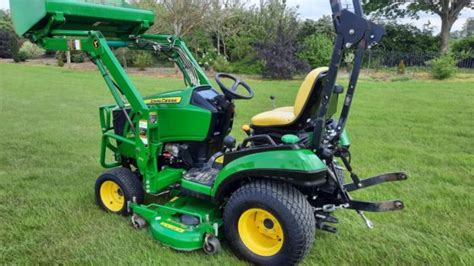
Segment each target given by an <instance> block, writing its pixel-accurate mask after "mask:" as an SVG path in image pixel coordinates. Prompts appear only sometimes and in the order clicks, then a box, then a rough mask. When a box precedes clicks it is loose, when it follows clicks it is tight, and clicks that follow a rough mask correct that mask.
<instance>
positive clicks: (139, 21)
mask: <svg viewBox="0 0 474 266" xmlns="http://www.w3.org/2000/svg"><path fill="white" fill-rule="evenodd" d="M10 8H11V11H12V17H13V23H14V25H15V30H16V32H17V33H18V35H20V36H22V35H25V34H26V35H27V36H29V37H33V36H35V37H34V38H36V39H38V38H39V37H41V36H44V34H42V33H41V30H44V27H45V26H46V22H45V21H53V22H52V23H51V25H50V26H51V27H50V29H51V30H53V29H56V28H60V29H63V30H80V29H84V30H96V31H100V32H102V34H104V36H106V37H114V38H115V37H117V38H121V37H127V36H128V35H127V34H130V33H133V32H135V33H136V34H141V33H143V32H145V31H146V30H147V29H148V28H149V27H150V26H152V25H153V24H154V20H155V15H154V14H153V12H151V11H146V10H141V9H132V8H123V7H117V6H110V5H99V4H94V3H86V2H80V1H72V0H35V1H31V0H10ZM58 15H59V16H58ZM59 17H62V18H63V19H64V20H65V21H66V23H65V24H63V23H55V22H59V21H58V18H59ZM97 21H101V22H102V23H101V24H95V23H96V22H97Z"/></svg>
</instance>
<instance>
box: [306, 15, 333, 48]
mask: <svg viewBox="0 0 474 266" xmlns="http://www.w3.org/2000/svg"><path fill="white" fill-rule="evenodd" d="M314 34H323V35H325V36H326V37H328V38H330V39H334V38H335V37H336V33H335V31H334V25H333V22H332V18H331V17H330V16H323V17H321V18H320V19H318V20H312V19H306V20H305V21H303V22H302V23H301V26H300V28H299V30H298V37H297V38H298V41H299V42H302V41H304V40H305V39H306V38H308V37H309V36H311V35H314Z"/></svg>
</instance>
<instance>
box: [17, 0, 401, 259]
mask: <svg viewBox="0 0 474 266" xmlns="http://www.w3.org/2000/svg"><path fill="white" fill-rule="evenodd" d="M91 2H93V1H85V0H83V1H73V0H61V1H60V0H37V1H29V0H10V6H11V11H12V17H13V22H14V25H15V29H16V31H17V33H18V34H19V35H20V36H24V37H26V38H28V39H29V40H31V41H32V42H34V43H36V44H38V45H40V46H42V47H44V48H45V49H48V50H56V51H82V52H84V53H86V54H87V55H88V56H89V57H90V59H91V60H92V62H94V63H95V64H96V65H97V68H98V70H99V71H100V74H101V75H102V77H103V78H104V80H105V83H106V85H107V87H108V89H109V90H110V92H111V94H112V96H113V98H114V100H115V104H111V105H104V106H102V107H100V109H99V111H100V112H99V113H100V116H99V118H100V125H101V129H102V145H101V153H100V163H101V164H102V166H103V167H104V168H107V169H108V170H107V171H105V172H104V173H103V174H102V175H100V176H99V178H98V179H97V182H96V184H95V194H96V200H97V203H98V204H99V205H100V207H101V208H103V209H104V210H106V211H108V212H110V213H114V214H121V215H130V216H131V220H132V224H133V226H134V227H136V228H138V229H140V228H145V227H147V228H148V230H149V232H150V233H151V235H152V237H153V238H155V239H157V240H158V241H160V242H161V243H163V244H165V245H167V246H170V247H171V248H174V249H177V250H183V251H191V250H196V249H201V248H203V249H204V251H205V252H206V253H208V254H214V253H216V252H217V251H219V249H220V240H221V239H223V238H224V237H225V239H226V240H227V241H228V243H229V245H230V246H231V248H232V250H233V251H234V252H235V253H236V254H237V255H238V256H239V257H241V258H243V259H245V260H248V261H250V262H253V263H257V264H295V263H298V262H300V261H301V260H302V259H303V257H304V256H305V255H306V254H307V253H308V251H309V249H310V248H311V247H312V244H313V242H314V238H315V231H316V230H318V229H319V230H324V231H328V232H336V228H334V227H333V226H331V225H330V224H332V223H337V219H336V218H335V217H334V216H332V215H331V214H332V212H334V211H335V210H337V209H352V210H355V211H357V212H358V213H359V214H360V216H361V217H362V218H363V219H364V220H365V222H366V223H367V225H368V226H369V227H372V223H371V222H370V221H369V220H368V219H367V218H366V217H365V215H364V211H371V212H380V211H392V210H401V209H403V207H404V205H403V203H402V202H401V201H399V200H394V201H386V202H365V201H358V200H354V199H352V198H351V196H350V195H349V192H352V191H356V190H359V189H362V188H366V187H370V186H373V185H376V184H380V183H383V182H388V181H400V180H405V179H406V178H407V175H406V174H405V173H402V172H396V173H389V174H383V175H378V176H375V177H371V178H368V179H360V178H359V177H358V176H357V174H356V173H355V172H354V171H353V169H352V167H351V164H350V161H351V159H350V152H349V147H350V142H349V139H348V137H347V134H346V131H345V130H344V128H345V124H346V121H347V117H348V114H349V110H350V107H351V102H352V99H353V96H354V92H355V89H356V83H357V79H358V76H359V70H360V68H361V63H362V58H363V54H364V52H365V51H366V50H367V49H368V48H370V47H372V46H374V45H376V44H377V43H378V42H380V40H381V38H382V36H383V34H384V30H383V28H381V27H380V26H378V25H375V24H373V23H372V22H370V21H368V20H366V19H365V18H364V16H363V11H362V7H361V4H360V1H359V0H354V1H353V2H354V12H351V11H348V10H346V9H343V8H342V6H341V3H340V1H339V0H331V1H330V3H331V7H332V12H333V19H334V25H335V29H336V33H337V37H336V40H335V46H334V52H333V55H332V59H331V63H330V65H329V68H327V67H322V68H318V69H315V70H313V71H311V72H310V73H309V74H308V76H307V77H306V79H305V80H304V82H303V83H302V85H301V87H300V89H299V92H298V94H297V97H296V99H295V104H294V105H293V106H289V107H282V108H276V109H274V110H271V111H268V112H265V113H261V114H257V115H256V116H255V117H253V118H252V121H251V124H250V125H249V126H244V127H243V130H244V131H245V133H246V134H247V138H245V139H244V140H243V141H242V143H239V144H237V143H236V140H235V138H233V137H232V136H231V135H229V134H230V132H231V130H232V126H233V122H234V114H235V112H236V107H235V101H237V100H250V99H252V97H253V96H254V93H253V91H252V89H251V87H250V86H249V85H248V84H247V83H246V82H244V81H242V80H240V79H239V78H237V77H235V76H233V75H230V74H224V73H218V74H217V75H216V77H215V79H216V82H217V84H218V86H219V88H215V87H214V86H213V85H212V84H211V82H210V80H209V78H208V77H207V76H206V73H205V72H204V71H203V69H202V68H201V67H200V66H199V64H198V63H197V62H196V60H195V59H194V58H193V56H192V55H191V53H190V51H189V50H188V48H187V47H186V45H185V43H184V42H183V41H182V40H181V39H180V38H177V37H175V36H172V35H154V34H146V31H147V30H148V29H149V28H150V27H151V26H152V25H153V24H154V19H155V15H154V14H153V13H152V12H150V11H145V10H140V9H135V8H132V7H130V6H126V5H125V4H115V5H99V4H95V3H91ZM101 2H102V3H103V2H107V1H101ZM115 2H117V1H115ZM118 2H121V1H118ZM118 47H128V48H130V49H136V50H146V51H151V52H152V53H154V54H156V55H160V56H166V57H168V58H169V59H170V60H171V61H173V62H174V63H175V64H176V65H177V66H178V67H179V69H180V70H181V72H182V74H183V76H184V82H185V84H186V85H185V86H184V87H183V88H180V89H178V90H176V91H171V92H167V93H161V94H156V95H151V96H148V97H143V96H142V95H141V94H140V93H139V91H138V90H137V88H136V87H135V86H134V84H133V83H132V82H131V80H130V79H129V77H128V76H127V74H126V72H125V71H124V69H123V68H122V67H121V65H120V63H119V61H118V60H117V58H116V57H115V56H114V53H113V49H114V48H118ZM349 50H350V51H354V53H355V59H354V63H353V66H354V68H353V70H352V73H351V75H350V82H349V85H348V87H347V91H346V93H345V100H344V101H343V107H342V108H341V109H342V110H341V111H340V115H339V117H336V113H337V103H338V97H339V96H340V95H343V94H344V88H343V87H342V86H340V85H337V84H336V78H337V74H338V68H339V64H340V62H341V60H342V59H343V56H344V54H345V53H346V52H347V51H349ZM224 80H227V82H224ZM229 80H230V81H231V83H233V85H231V86H228V85H226V84H228V83H229ZM107 158H108V160H107ZM110 158H113V159H110ZM346 171H347V172H348V173H349V174H350V178H351V182H350V183H346V182H345V180H344V172H346ZM145 194H148V195H152V196H163V195H168V199H170V200H169V201H168V202H166V203H164V204H157V203H147V202H145Z"/></svg>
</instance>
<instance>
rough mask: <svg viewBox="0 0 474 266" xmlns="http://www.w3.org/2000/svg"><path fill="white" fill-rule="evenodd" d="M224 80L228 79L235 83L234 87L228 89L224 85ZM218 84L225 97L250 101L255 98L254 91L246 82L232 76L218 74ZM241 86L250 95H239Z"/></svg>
mask: <svg viewBox="0 0 474 266" xmlns="http://www.w3.org/2000/svg"><path fill="white" fill-rule="evenodd" d="M222 78H227V79H230V80H233V81H234V84H233V85H232V87H231V88H230V89H229V88H228V87H226V86H225V85H224V83H222V80H221V79H222ZM216 82H217V84H218V85H219V87H221V90H222V92H223V93H224V95H225V96H227V97H228V98H229V99H236V100H238V99H244V100H250V99H252V98H253V96H254V93H253V90H252V89H251V88H250V86H249V85H248V84H247V83H246V82H245V81H242V80H240V79H239V78H237V77H235V76H233V75H231V74H227V73H217V74H216ZM239 86H242V87H244V89H245V90H246V91H247V92H248V95H242V94H239V93H237V88H238V87H239Z"/></svg>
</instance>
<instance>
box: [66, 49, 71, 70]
mask: <svg viewBox="0 0 474 266" xmlns="http://www.w3.org/2000/svg"><path fill="white" fill-rule="evenodd" d="M66 63H67V65H68V66H70V65H71V51H67V52H66Z"/></svg>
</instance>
